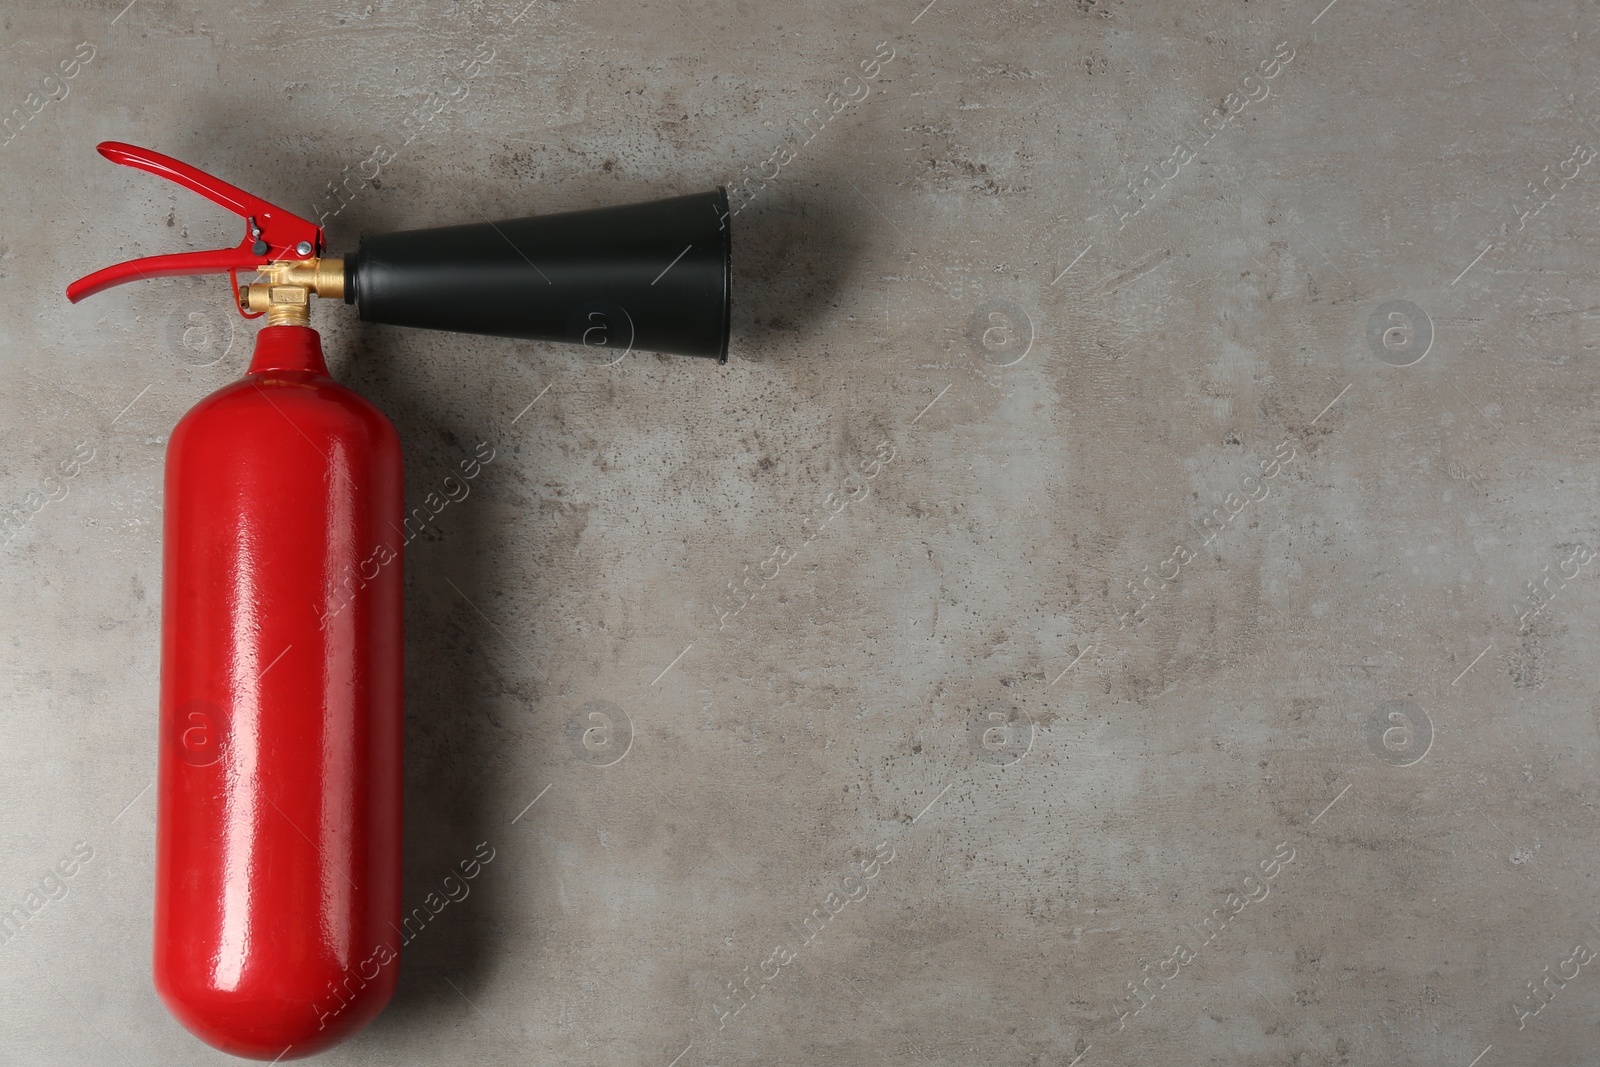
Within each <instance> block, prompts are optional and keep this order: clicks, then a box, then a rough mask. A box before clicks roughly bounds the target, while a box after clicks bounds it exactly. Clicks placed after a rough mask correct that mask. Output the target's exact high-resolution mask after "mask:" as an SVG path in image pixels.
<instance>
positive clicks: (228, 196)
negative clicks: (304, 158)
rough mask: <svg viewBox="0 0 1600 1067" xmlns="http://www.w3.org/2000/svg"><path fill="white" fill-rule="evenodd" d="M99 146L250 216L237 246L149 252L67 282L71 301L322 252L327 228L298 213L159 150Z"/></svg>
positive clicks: (118, 158)
mask: <svg viewBox="0 0 1600 1067" xmlns="http://www.w3.org/2000/svg"><path fill="white" fill-rule="evenodd" d="M97 147H98V150H99V152H100V154H101V155H102V156H105V157H106V158H107V159H109V160H111V162H113V163H120V164H122V165H123V166H125V167H137V168H138V169H140V170H145V171H149V172H150V173H151V174H154V175H156V176H157V177H161V178H166V179H167V180H168V181H173V182H177V183H178V184H179V185H181V186H183V187H184V188H186V189H191V190H193V191H194V192H197V193H199V194H200V195H201V196H203V197H205V198H206V199H207V200H210V201H211V202H212V203H214V204H220V205H221V206H222V207H225V208H227V209H228V210H229V211H231V212H233V213H234V214H235V215H238V216H239V217H240V218H242V219H244V220H245V235H244V240H242V241H240V242H239V245H238V247H237V248H217V249H211V250H209V251H205V252H179V253H175V254H173V255H166V256H145V257H144V258H142V259H130V260H128V261H127V262H126V263H116V264H113V265H112V266H109V267H106V268H104V269H102V270H97V271H95V272H94V273H93V274H89V275H86V276H84V277H82V278H79V279H78V280H77V281H75V282H73V283H72V284H71V285H69V286H67V299H68V300H70V301H72V302H73V303H74V304H76V303H77V302H78V301H80V300H82V299H83V298H84V297H86V296H93V295H94V294H95V293H98V292H100V291H101V290H102V289H109V288H111V287H112V286H113V285H121V284H122V283H123V282H131V281H134V280H135V279H138V278H170V277H175V276H177V275H180V274H215V273H222V272H233V271H238V270H255V269H257V268H258V267H261V266H263V265H264V264H266V263H269V262H271V261H273V260H284V259H312V258H314V257H316V256H319V255H321V254H322V249H323V237H322V228H321V227H320V226H317V225H315V224H314V223H311V222H308V221H306V220H305V219H303V218H301V217H300V216H298V215H295V214H293V213H291V212H289V211H285V210H284V209H283V208H281V207H275V206H274V205H272V204H269V203H267V202H266V201H265V200H262V199H261V198H260V197H257V196H252V195H251V194H249V193H247V192H245V191H244V190H243V189H240V188H238V187H237V186H234V185H229V184H228V183H227V182H225V181H222V180H221V179H220V178H214V177H212V176H211V175H209V174H207V173H206V172H205V171H203V170H199V169H197V168H195V167H191V166H189V164H187V163H184V162H183V161H181V160H177V159H173V158H172V157H171V156H164V155H162V154H161V153H160V152H153V151H151V150H150V149H148V148H140V147H139V146H138V145H131V144H123V143H122V142H121V141H104V142H101V144H100V145H98V146H97ZM302 249H304V251H302Z"/></svg>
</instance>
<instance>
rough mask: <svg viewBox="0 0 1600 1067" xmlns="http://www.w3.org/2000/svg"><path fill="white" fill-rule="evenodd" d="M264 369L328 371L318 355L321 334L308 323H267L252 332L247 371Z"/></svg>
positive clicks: (257, 372)
mask: <svg viewBox="0 0 1600 1067" xmlns="http://www.w3.org/2000/svg"><path fill="white" fill-rule="evenodd" d="M267 371H305V372H307V373H310V374H320V375H322V376H323V377H327V375H328V365H327V363H325V362H324V361H323V359H322V337H321V336H320V335H319V334H318V333H317V331H316V330H313V329H312V328H311V327H309V326H267V327H265V328H263V329H262V330H261V332H259V333H257V334H256V352H255V356H254V358H252V359H251V360H250V370H249V371H248V372H247V373H250V374H262V373H264V372H267Z"/></svg>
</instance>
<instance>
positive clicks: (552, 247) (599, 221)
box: [67, 141, 730, 1060]
mask: <svg viewBox="0 0 1600 1067" xmlns="http://www.w3.org/2000/svg"><path fill="white" fill-rule="evenodd" d="M99 151H100V154H101V155H103V156H105V157H106V158H107V159H110V160H111V161H112V162H114V163H121V164H123V165H126V166H130V167H137V168H139V169H141V170H146V171H149V172H150V173H152V174H156V175H159V176H161V177H163V178H167V179H169V180H171V181H174V182H177V183H178V184H179V185H182V186H185V187H186V188H189V189H192V190H193V191H195V192H197V193H199V194H200V195H201V196H204V197H206V198H208V199H210V200H212V201H213V202H215V203H217V204H220V205H221V206H223V207H225V208H227V209H228V210H230V211H232V212H234V213H235V214H237V215H239V216H240V217H242V218H243V219H244V221H245V236H244V239H243V240H242V241H241V242H240V243H239V245H238V246H237V247H235V248H224V249H217V250H214V251H206V252H187V253H182V254H178V255H163V256H150V257H147V258H144V259H136V260H132V261H130V262H126V263H119V264H117V265H115V266H111V267H107V268H105V269H104V270H100V271H96V272H95V273H93V274H90V275H88V276H87V277H85V278H81V279H79V280H78V281H76V282H73V283H72V284H71V285H70V286H68V288H67V297H68V298H69V299H70V300H72V301H73V302H77V301H79V300H82V299H83V298H84V297H86V296H89V295H91V294H93V293H97V292H99V291H101V290H103V289H106V288H108V287H110V286H113V285H117V284H119V283H122V282H127V281H132V280H134V279H138V278H155V277H165V276H174V275H183V274H204V273H221V272H226V273H228V274H229V276H230V277H231V278H232V279H233V289H234V293H235V294H236V302H237V305H238V308H239V310H240V312H241V314H243V315H244V316H245V317H247V318H258V317H260V316H262V315H265V316H266V320H267V324H266V326H265V328H263V329H262V330H261V331H260V332H259V333H258V334H257V336H256V346H255V354H254V357H253V359H252V360H251V363H250V368H249V370H248V372H247V373H246V374H245V376H244V378H243V379H241V380H239V381H237V382H234V383H232V384H230V385H227V386H224V387H223V388H221V389H219V390H217V391H216V392H214V393H212V394H211V395H210V396H207V397H206V398H205V399H203V400H201V401H200V402H199V403H198V404H196V405H195V406H194V407H193V408H191V409H190V410H189V412H188V413H187V414H186V415H184V417H183V418H182V419H181V420H179V422H178V425H177V427H176V428H175V429H174V430H173V432H172V436H171V439H170V441H169V443H168V445H167V457H166V478H165V503H164V511H165V515H164V531H163V548H162V604H161V692H160V744H159V768H158V781H159V795H158V800H157V828H156V885H155V938H154V944H155V952H154V976H155V986H156V990H157V992H158V993H159V994H160V996H161V999H162V1000H163V1002H164V1003H165V1004H166V1006H167V1008H168V1010H170V1011H171V1012H172V1014H173V1015H174V1016H176V1017H177V1019H178V1020H179V1021H180V1022H181V1023H182V1024H183V1025H184V1026H185V1027H187V1028H188V1029H189V1030H190V1031H191V1032H192V1033H194V1034H195V1035H196V1036H198V1037H200V1038H201V1039H202V1040H204V1041H206V1042H208V1043H209V1044H211V1045H213V1046H215V1047H216V1048H219V1049H221V1050H223V1051H224V1052H228V1053H232V1054H234V1055H236V1056H244V1057H251V1058H257V1059H264V1060H270V1059H274V1058H277V1059H295V1058H298V1057H301V1056H307V1055H311V1054H313V1053H316V1052H320V1051H322V1050H324V1049H326V1048H328V1047H330V1046H332V1045H334V1044H336V1043H338V1042H339V1041H342V1040H344V1039H345V1038H347V1037H349V1036H351V1035H352V1034H354V1033H356V1032H357V1031H359V1030H360V1029H361V1028H362V1027H364V1026H365V1025H366V1024H367V1023H369V1022H370V1021H371V1020H372V1019H373V1018H374V1017H375V1016H376V1015H377V1014H378V1013H379V1012H380V1011H381V1010H382V1009H383V1007H384V1005H385V1004H386V1003H387V1002H388V1000H389V997H390V995H391V994H392V993H393V991H394V987H395V981H396V977H397V973H398V968H397V966H396V961H395V959H394V956H395V953H396V952H397V950H398V947H399V944H398V930H399V924H400V922H401V900H400V889H401V753H402V748H403V746H402V724H403V698H402V687H403V678H404V671H403V664H402V655H403V633H402V605H401V599H402V575H401V567H402V560H401V558H400V553H401V542H402V540H403V539H402V538H400V537H397V536H396V533H397V531H399V530H400V528H401V524H402V521H403V518H402V516H403V512H404V504H403V501H404V493H403V482H402V470H401V458H400V441H399V437H398V435H397V434H396V432H395V429H394V427H393V426H392V425H391V424H390V423H389V420H388V419H387V418H385V417H384V415H383V414H382V413H381V412H380V411H379V410H378V409H377V408H376V407H374V406H373V405H372V404H371V403H369V402H368V401H366V400H365V399H363V398H362V397H361V396H359V395H358V394H357V393H355V392H353V391H352V390H350V389H347V388H345V387H344V386H342V385H340V384H339V383H337V382H335V381H334V380H333V379H332V378H331V377H329V375H328V369H327V365H326V364H325V363H324V361H323V355H322V343H321V340H320V338H319V337H318V335H317V333H316V331H315V330H313V329H311V327H310V325H309V321H310V305H311V297H312V296H318V297H322V298H324V299H341V298H342V299H343V301H344V302H345V303H346V304H354V305H355V307H356V310H357V311H358V312H359V314H360V316H361V318H362V319H363V320H365V321H368V322H377V323H389V324H394V325H402V326H419V327H424V328H430V329H440V330H454V331H460V332H467V333H480V334H492V335H497V336H503V337H516V338H527V339H538V340H547V341H570V342H573V343H577V344H583V345H588V346H591V347H604V348H610V349H617V350H620V351H622V352H626V351H628V350H630V349H639V350H645V351H656V352H666V353H676V354H682V355H693V356H709V357H714V358H716V359H717V360H718V361H719V362H726V360H727V353H728V333H729V329H728V327H729V309H730V284H729V283H730V233H729V225H728V218H729V212H728V201H727V195H726V193H725V192H724V191H723V190H721V189H718V190H716V191H715V192H713V193H707V194H700V195H694V196H682V197H676V198H673V199H668V200H660V201H654V202H649V203H642V204H634V205H629V206H624V207H614V208H601V209H597V210H592V211H580V212H573V213H570V214H562V215H553V216H546V217H536V218H524V219H515V220H508V221H502V222H492V223H476V224H470V225H463V226H451V227H445V228H440V229H426V230H413V231H409V232H405V233H393V234H386V235H381V236H374V237H364V238H363V239H362V240H361V242H360V245H359V247H358V249H357V251H356V252H355V253H354V254H353V255H349V256H345V257H343V258H339V257H330V256H327V255H326V254H325V249H324V244H323V233H322V230H321V229H320V228H319V227H318V226H316V225H314V224H313V223H310V222H308V221H306V220H305V219H302V218H298V217H296V216H295V215H293V214H291V213H289V212H288V211H285V210H284V209H282V208H280V207H275V206H273V205H272V204H269V203H267V202H266V201H264V200H261V199H259V198H257V197H255V196H252V195H250V194H249V193H246V192H244V191H243V190H241V189H238V188H235V187H234V186H232V185H229V184H228V183H226V182H223V181H220V180H218V179H216V178H214V177H212V176H211V175H209V174H206V173H204V172H203V171H200V170H197V169H195V168H194V167H191V166H189V165H187V164H185V163H182V162H179V161H178V160H176V159H172V158H170V157H168V156H164V155H161V154H160V153H158V152H152V151H150V150H148V149H144V148H139V147H136V146H134V145H128V144H122V143H118V142H112V141H108V142H106V143H104V144H101V145H100V146H99ZM240 270H245V271H255V272H257V273H258V274H260V275H262V276H264V277H265V279H266V280H265V281H256V282H252V283H250V284H246V285H241V284H239V278H238V272H239V271H240ZM375 546H384V549H387V551H384V549H380V550H379V551H377V552H375V551H374V548H375ZM375 949H377V951H376V952H375ZM383 949H387V950H388V951H387V953H385V952H384V951H383Z"/></svg>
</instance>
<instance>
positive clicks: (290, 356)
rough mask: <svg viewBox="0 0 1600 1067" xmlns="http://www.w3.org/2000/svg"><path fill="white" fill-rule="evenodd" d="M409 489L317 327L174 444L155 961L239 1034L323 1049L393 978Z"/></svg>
mask: <svg viewBox="0 0 1600 1067" xmlns="http://www.w3.org/2000/svg"><path fill="white" fill-rule="evenodd" d="M403 500H404V497H403V492H402V469H401V458H400V447H399V439H398V436H397V435H396V433H395V431H394V428H393V427H392V426H391V425H390V423H389V421H388V420H387V419H386V418H385V417H384V416H383V415H382V414H381V413H380V412H379V411H378V410H377V409H376V408H375V407H373V406H372V405H371V404H370V403H368V402H367V401H366V400H364V399H362V398H361V397H360V396H359V395H357V394H356V393H354V392H352V391H351V390H349V389H346V388H344V387H343V386H341V385H339V384H338V383H337V382H335V381H333V380H332V379H331V378H329V377H328V373H327V368H326V366H325V365H324V363H323V358H322V349H321V344H320V341H319V340H318V337H317V334H316V332H315V331H313V330H311V329H310V328H308V327H305V326H268V327H266V328H265V329H263V330H262V331H261V332H260V333H259V334H258V339H257V344H256V351H255V358H254V361H253V362H252V364H251V366H250V370H249V373H248V374H247V376H246V377H245V378H244V379H243V380H242V381H239V382H235V383H233V384H231V385H228V386H226V387H224V388H222V389H220V390H218V391H217V392H215V393H213V394H211V395H210V396H208V397H206V398H205V399H204V400H202V401H201V402H200V403H199V404H197V405H196V406H195V407H194V408H193V409H192V410H191V411H190V412H189V413H188V414H187V415H186V416H184V418H183V420H182V421H181V422H180V423H179V424H178V426H177V428H176V430H175V431H174V432H173V434H172V439H171V443H170V444H169V446H168V451H167V470H166V501H165V511H166V519H165V527H166V529H165V548H164V556H163V566H164V573H163V603H162V648H161V711H160V716H161V720H160V721H161V725H160V749H161V752H160V770H159V775H160V785H159V799H158V825H157V834H156V842H157V845H156V847H157V864H156V914H155V982H156V988H157V991H158V992H159V993H160V996H161V998H162V1000H163V1001H164V1002H165V1003H166V1005H167V1007H168V1009H169V1010H170V1011H171V1012H172V1014H173V1015H175V1016H176V1017H177V1018H178V1019H179V1020H180V1021H181V1022H182V1023H183V1024H184V1025H185V1026H186V1027H187V1028H188V1029H189V1030H190V1031H192V1032H193V1033H194V1034H196V1035H197V1036H199V1037H200V1038H202V1039H203V1040H205V1041H207V1042H208V1043H210V1044H211V1045H214V1046H215V1047H217V1048H219V1049H221V1050H223V1051H225V1052H229V1053H232V1054H234V1055H238V1056H248V1057H254V1058H259V1059H266V1060H271V1059H273V1058H275V1057H279V1056H282V1058H283V1059H293V1058H297V1057H299V1056H302V1055H309V1054H311V1053H313V1052H317V1051H320V1050H321V1049H324V1048H327V1047H328V1046H330V1045H333V1044H335V1043H336V1042H338V1041H340V1040H342V1039H343V1038H344V1037H346V1036H348V1035H349V1034H351V1033H354V1032H355V1031H357V1030H359V1029H361V1027H363V1026H364V1025H366V1023H368V1022H369V1021H371V1019H372V1018H373V1017H374V1016H376V1015H377V1014H378V1012H379V1011H380V1010H382V1008H383V1006H384V1004H385V1003H387V1002H388V999H389V996H390V994H391V993H392V991H393V989H394V984H395V979H396V976H397V971H398V968H397V966H395V965H394V964H393V963H390V964H389V965H387V966H384V967H381V968H379V971H378V973H377V974H376V975H372V974H370V970H366V971H364V972H363V971H358V970H357V964H358V963H366V962H368V961H370V959H371V957H372V955H373V949H374V946H375V945H376V944H378V943H383V944H388V943H390V942H391V941H392V940H393V936H394V935H393V933H392V931H393V929H394V924H396V923H398V921H399V918H400V875H401V869H400V858H401V854H400V846H401V752H402V740H401V736H402V735H401V728H402V719H403V714H402V697H401V692H402V681H403V677H402V675H403V668H402V658H401V657H402V644H403V641H402V612H401V595H402V574H401V571H402V568H401V559H400V551H401V548H400V539H399V538H397V537H396V536H395V534H394V531H395V530H396V529H398V528H399V523H400V522H401V517H402V512H403ZM378 545H383V546H386V547H388V551H387V552H377V553H375V552H374V549H375V546H378ZM389 546H392V547H389ZM379 560H382V561H383V562H381V563H379V562H378V561H379ZM330 1004H334V1005H337V1006H338V1010H337V1011H330V1010H329V1005H330Z"/></svg>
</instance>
